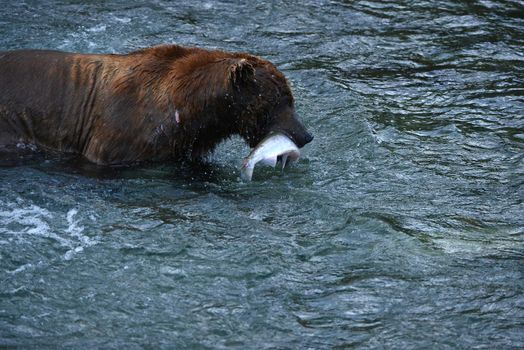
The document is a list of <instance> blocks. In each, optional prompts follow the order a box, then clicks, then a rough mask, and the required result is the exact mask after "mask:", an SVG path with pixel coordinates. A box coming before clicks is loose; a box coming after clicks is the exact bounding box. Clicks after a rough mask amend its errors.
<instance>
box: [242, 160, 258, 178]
mask: <svg viewBox="0 0 524 350" xmlns="http://www.w3.org/2000/svg"><path fill="white" fill-rule="evenodd" d="M253 169H255V165H254V164H249V163H248V164H246V165H244V166H243V167H242V168H241V169H240V177H241V178H242V180H244V181H251V178H252V177H253Z"/></svg>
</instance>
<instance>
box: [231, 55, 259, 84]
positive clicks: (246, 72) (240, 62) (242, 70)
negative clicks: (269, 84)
mask: <svg viewBox="0 0 524 350" xmlns="http://www.w3.org/2000/svg"><path fill="white" fill-rule="evenodd" d="M254 76H255V67H254V66H253V64H251V63H250V62H249V61H248V60H247V59H245V58H240V59H235V61H234V62H233V63H232V64H231V66H230V67H229V80H230V81H231V82H232V83H233V84H238V83H241V82H243V81H247V80H250V79H252V78H253V77H254Z"/></svg>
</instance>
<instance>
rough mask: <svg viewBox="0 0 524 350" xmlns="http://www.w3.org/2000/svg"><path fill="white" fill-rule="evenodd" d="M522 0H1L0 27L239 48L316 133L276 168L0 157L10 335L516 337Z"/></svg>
mask: <svg viewBox="0 0 524 350" xmlns="http://www.w3.org/2000/svg"><path fill="white" fill-rule="evenodd" d="M523 14H524V5H523V3H522V2H521V1H488V0H485V1H474V0H469V1H466V0H462V1H451V0H450V1H416V2H411V1H400V0H395V1H322V0H320V1H302V2H300V3H298V2H296V3H295V2H270V1H262V2H259V1H257V2H255V1H253V2H228V1H223V2H220V1H209V2H199V1H194V2H187V3H180V2H168V1H150V2H132V3H130V2H128V1H115V2H104V3H102V2H100V3H97V4H91V5H80V2H78V1H46V2H40V1H22V2H3V3H2V6H1V7H0V49H1V50H6V49H19V48H51V49H60V50H67V51H84V52H128V51H131V50H134V49H137V48H140V47H144V46H151V45H154V44H159V43H173V42H174V43H179V44H184V45H198V46H202V47H206V48H222V49H227V50H242V51H249V52H251V53H254V54H258V55H261V56H263V57H265V58H268V59H270V60H271V61H273V62H274V63H275V64H276V65H277V66H278V67H279V68H280V69H281V70H282V71H283V72H284V73H285V74H286V75H287V77H288V78H289V80H290V83H291V85H292V88H293V91H294V93H295V96H296V100H297V108H298V112H299V113H300V114H301V116H302V118H303V120H304V121H305V123H306V124H307V125H308V127H309V128H310V129H311V130H312V132H313V133H314V134H315V140H314V142H313V143H312V144H310V145H308V146H307V149H306V150H305V152H304V156H303V158H302V159H301V160H300V162H298V163H297V164H296V165H295V166H294V167H292V168H289V169H288V170H287V171H286V172H284V173H280V172H278V171H272V170H267V169H257V170H256V172H255V178H254V181H253V182H252V183H243V182H241V181H240V180H239V177H238V166H239V165H240V163H241V159H242V157H243V156H245V155H246V154H247V152H248V151H249V150H248V148H247V147H246V146H244V145H243V144H242V142H240V140H238V139H234V140H232V141H230V142H228V143H226V144H224V145H222V146H221V147H220V148H219V149H218V151H217V152H216V153H215V154H214V155H213V156H212V157H211V159H210V162H209V164H204V165H198V166H196V165H183V164H182V165H176V164H159V165H152V166H145V167H140V168H131V169H101V168H97V167H94V166H90V165H88V164H78V163H77V162H72V161H68V160H57V159H31V160H29V161H23V162H19V161H17V162H14V163H13V161H12V160H7V159H3V160H2V164H3V165H2V166H1V167H0V347H2V348H40V349H41V348H69V349H71V348H118V349H123V348H126V349H135V348H151V349H157V348H178V349H183V348H184V349H187V348H196V349H206V348H209V349H217V348H218V349H220V348H227V349H306V348H311V349H333V348H340V349H342V348H344V349H345V348H353V347H354V348H390V349H392V348H396V349H406V348H408V349H409V348H439V349H443V348H450V349H451V348H453V349H454V348H474V347H478V348H486V349H490V348H500V349H511V348H515V349H516V348H523V347H524V204H523V199H524V160H523V154H524V98H523V96H524V45H523V44H524V19H523V18H524V16H523Z"/></svg>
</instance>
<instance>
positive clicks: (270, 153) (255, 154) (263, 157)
mask: <svg viewBox="0 0 524 350" xmlns="http://www.w3.org/2000/svg"><path fill="white" fill-rule="evenodd" d="M299 157H300V151H299V149H298V147H297V145H295V143H294V142H293V141H291V139H290V138H289V137H287V136H286V135H284V134H282V133H271V134H269V135H268V136H267V137H266V138H264V139H263V140H262V141H260V142H259V143H258V145H256V146H255V148H254V149H253V150H252V151H251V153H249V155H248V156H247V157H246V158H244V162H243V164H242V167H241V169H240V177H241V178H242V179H243V180H244V181H251V178H252V177H253V170H254V169H255V165H256V164H257V163H259V162H262V163H264V164H266V165H269V166H272V167H275V166H276V165H277V162H278V161H281V162H282V169H284V167H285V166H286V164H287V163H288V161H295V160H297V159H298V158H299Z"/></svg>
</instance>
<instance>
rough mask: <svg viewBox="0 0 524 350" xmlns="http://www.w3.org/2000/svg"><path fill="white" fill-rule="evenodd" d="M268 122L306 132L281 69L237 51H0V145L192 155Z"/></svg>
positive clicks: (108, 158) (98, 153)
mask: <svg viewBox="0 0 524 350" xmlns="http://www.w3.org/2000/svg"><path fill="white" fill-rule="evenodd" d="M273 129H282V131H284V132H286V133H287V134H289V135H290V136H291V137H294V138H295V141H296V143H297V144H299V145H300V143H303V144H304V143H307V142H308V141H307V140H308V139H310V137H309V134H308V133H307V132H306V130H305V129H304V127H303V125H302V124H301V123H300V121H298V119H296V117H295V115H294V106H293V96H292V94H291V91H290V89H289V86H288V84H287V81H286V79H285V77H284V75H283V74H282V73H281V72H279V71H278V70H277V69H276V68H275V67H274V66H273V65H272V64H271V63H270V62H268V61H266V60H263V59H261V58H259V57H256V56H252V55H249V54H246V53H230V52H225V51H210V50H204V49H199V48H185V47H181V46H177V45H166V46H157V47H152V48H147V49H143V50H139V51H136V52H132V53H130V54H125V55H85V54H76V53H63V52H58V51H39V50H24V51H12V52H0V147H1V146H8V145H15V144H17V143H19V142H25V143H30V144H34V145H36V146H37V147H39V148H42V149H49V150H54V151H59V152H67V153H75V154H81V155H83V156H85V157H86V158H87V159H88V160H90V161H92V162H94V163H97V164H104V165H112V164H127V163H134V162H141V161H161V160H169V159H177V158H199V157H202V156H204V155H206V154H208V153H209V152H211V151H212V150H213V149H214V148H215V146H216V145H217V144H218V143H220V142H221V141H222V140H224V139H226V138H228V137H230V136H232V135H235V134H238V135H241V136H242V137H243V138H244V139H245V140H246V142H248V144H249V145H250V146H254V145H256V143H257V142H258V141H260V140H261V139H262V138H263V137H264V136H265V135H266V134H267V133H268V132H270V131H271V130H273ZM304 141H305V142H304ZM303 144H302V145H303ZM300 146H301V145H300Z"/></svg>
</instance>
